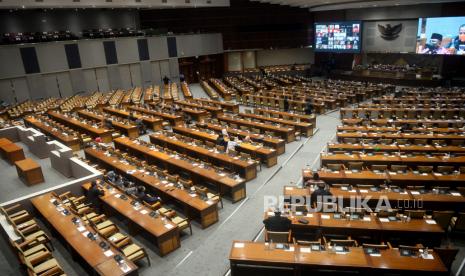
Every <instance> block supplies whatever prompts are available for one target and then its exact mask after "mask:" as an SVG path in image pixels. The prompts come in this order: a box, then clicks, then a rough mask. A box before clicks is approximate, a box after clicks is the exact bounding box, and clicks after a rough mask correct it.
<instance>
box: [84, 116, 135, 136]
mask: <svg viewBox="0 0 465 276" xmlns="http://www.w3.org/2000/svg"><path fill="white" fill-rule="evenodd" d="M78 114H79V116H82V117H84V118H87V119H90V120H97V121H101V122H103V121H104V120H105V119H107V117H105V116H103V115H99V114H96V113H94V112H91V111H87V110H79V111H78ZM108 119H110V120H111V125H112V126H113V127H114V128H115V129H117V130H119V131H121V132H123V133H124V134H126V136H128V137H130V138H137V137H139V129H138V128H137V126H136V125H133V124H128V123H127V122H118V121H116V120H114V119H113V120H112V119H111V118H108Z"/></svg>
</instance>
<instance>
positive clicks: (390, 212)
mask: <svg viewBox="0 0 465 276" xmlns="http://www.w3.org/2000/svg"><path fill="white" fill-rule="evenodd" d="M398 212H399V210H397V209H380V210H378V213H377V216H378V217H380V218H387V217H395V216H396V215H397V213H398Z"/></svg>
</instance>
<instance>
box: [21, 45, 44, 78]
mask: <svg viewBox="0 0 465 276" xmlns="http://www.w3.org/2000/svg"><path fill="white" fill-rule="evenodd" d="M20 52H21V58H22V60H23V66H24V71H25V72H26V74H34V73H40V67H39V60H38V59H37V53H36V48H35V47H25V48H20Z"/></svg>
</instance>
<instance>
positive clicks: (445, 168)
mask: <svg viewBox="0 0 465 276" xmlns="http://www.w3.org/2000/svg"><path fill="white" fill-rule="evenodd" d="M453 171H454V167H453V166H438V168H437V172H438V173H442V174H451V173H452V172H453Z"/></svg>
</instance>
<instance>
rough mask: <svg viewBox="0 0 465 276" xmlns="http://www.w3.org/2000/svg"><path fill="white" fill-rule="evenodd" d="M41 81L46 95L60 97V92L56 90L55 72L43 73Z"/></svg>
mask: <svg viewBox="0 0 465 276" xmlns="http://www.w3.org/2000/svg"><path fill="white" fill-rule="evenodd" d="M42 78H43V82H44V87H45V91H46V94H47V97H56V98H59V97H60V93H59V91H58V84H57V78H56V75H55V74H49V75H43V76H42Z"/></svg>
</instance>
